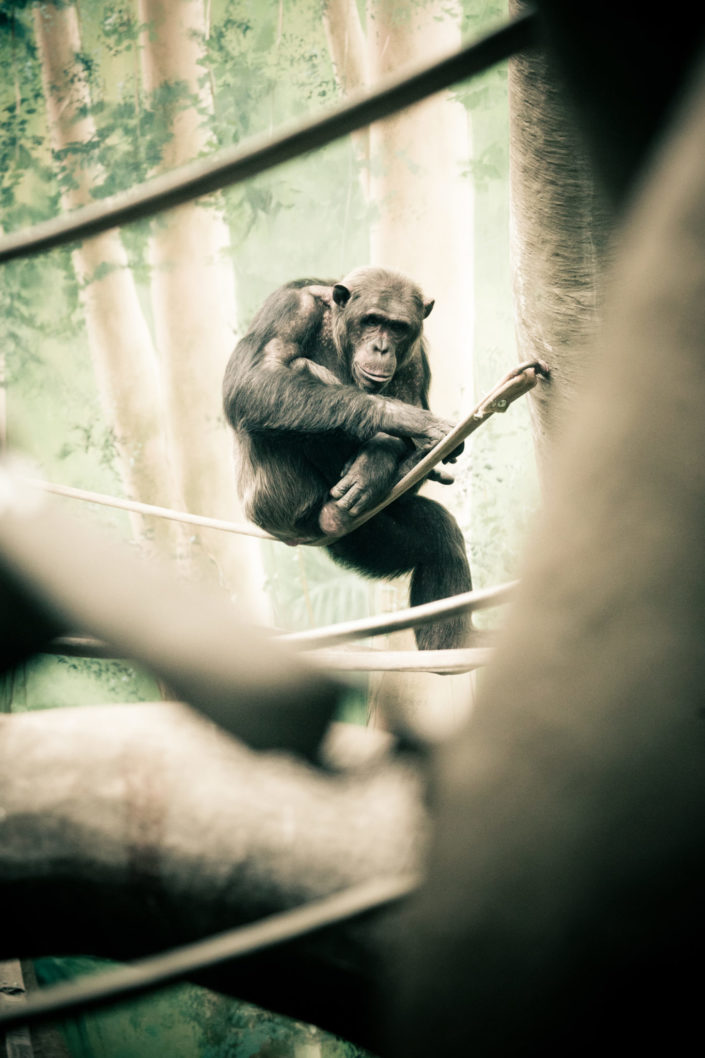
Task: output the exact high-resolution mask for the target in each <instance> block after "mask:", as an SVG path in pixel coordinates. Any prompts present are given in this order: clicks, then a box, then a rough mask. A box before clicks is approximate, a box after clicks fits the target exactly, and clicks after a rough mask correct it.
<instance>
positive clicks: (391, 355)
mask: <svg viewBox="0 0 705 1058" xmlns="http://www.w3.org/2000/svg"><path fill="white" fill-rule="evenodd" d="M333 300H334V302H335V305H337V306H338V313H339V315H338V320H337V330H338V334H339V336H340V344H341V348H342V349H344V350H345V351H346V355H347V356H348V357H349V364H350V372H351V374H352V378H353V381H354V383H355V385H357V386H359V388H360V389H362V390H365V392H367V393H380V392H382V391H383V390H384V389H385V387H386V386H388V385H389V383H390V382H391V381H392V379H393V378H394V375H395V374H396V372H397V371H398V370H399V368H400V367H402V365H403V364H404V361H405V360H406V359H407V357H408V355H409V353H410V351H411V349H412V348H413V346H414V343H415V342H416V340H417V339H418V337H419V335H420V334H421V329H422V327H423V321H424V319H425V317H426V316H428V314H429V312H430V311H431V309H432V308H433V302H432V301H431V302H426V303H424V301H423V298H422V297H421V293H420V291H419V290H418V288H417V287H416V286H415V285H414V284H413V283H412V282H411V280H409V279H407V278H406V277H405V276H400V275H399V274H398V273H390V272H386V271H385V270H383V269H379V268H365V269H358V270H357V271H356V272H354V273H352V274H351V276H349V277H348V278H347V279H346V280H345V281H344V282H343V283H338V284H336V285H335V287H334V288H333Z"/></svg>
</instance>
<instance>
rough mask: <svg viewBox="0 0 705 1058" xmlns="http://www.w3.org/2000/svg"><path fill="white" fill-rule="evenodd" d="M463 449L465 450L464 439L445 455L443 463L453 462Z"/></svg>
mask: <svg viewBox="0 0 705 1058" xmlns="http://www.w3.org/2000/svg"><path fill="white" fill-rule="evenodd" d="M464 450H465V441H461V442H460V444H459V445H458V447H457V448H454V449H453V451H452V452H451V453H450V455H449V456H446V457H445V459H444V460H443V461H442V462H444V463H455V462H456V460H457V458H458V456H459V455H462V453H463V451H464Z"/></svg>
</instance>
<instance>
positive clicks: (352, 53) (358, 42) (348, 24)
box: [323, 0, 370, 199]
mask: <svg viewBox="0 0 705 1058" xmlns="http://www.w3.org/2000/svg"><path fill="white" fill-rule="evenodd" d="M323 26H324V28H325V31H326V40H327V41H328V50H329V51H330V54H331V58H332V60H333V69H334V70H335V77H336V81H337V82H338V87H339V88H340V90H341V91H342V93H343V95H346V96H349V95H353V94H354V93H355V92H359V91H362V90H364V89H365V88H368V87H369V81H370V77H369V61H368V57H367V41H366V40H365V32H364V30H363V28H362V22H361V21H360V12H359V11H358V7H357V4H356V3H355V0H326V2H325V4H324V7H323ZM351 139H352V142H353V147H354V150H355V157H356V159H357V164H358V174H359V177H360V184H361V186H362V192H363V194H364V196H365V199H369V195H370V132H369V129H368V128H364V129H358V131H357V132H353V133H352V136H351Z"/></svg>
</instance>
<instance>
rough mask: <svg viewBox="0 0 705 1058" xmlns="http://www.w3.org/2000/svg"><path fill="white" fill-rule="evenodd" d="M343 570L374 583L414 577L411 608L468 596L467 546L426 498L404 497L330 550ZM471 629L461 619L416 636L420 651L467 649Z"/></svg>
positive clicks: (448, 516) (437, 506) (443, 512)
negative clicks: (346, 568)
mask: <svg viewBox="0 0 705 1058" xmlns="http://www.w3.org/2000/svg"><path fill="white" fill-rule="evenodd" d="M328 550H329V552H330V554H331V555H332V557H333V558H334V559H335V560H336V561H337V562H339V563H340V564H341V565H344V566H349V567H351V568H353V569H356V570H358V572H360V573H364V574H366V575H367V576H370V577H381V578H385V577H396V576H400V575H401V574H402V573H409V572H411V574H412V577H411V590H410V599H409V601H410V603H411V605H412V606H416V605H419V604H421V603H425V602H431V601H432V600H434V599H444V598H447V597H449V596H452V595H457V594H459V593H460V592H464V591H470V590H471V588H472V581H471V578H470V565H469V563H468V559H467V554H466V551H465V541H464V540H463V534H462V533H461V531H460V528H459V526H458V524H457V522H456V521H455V519H454V518H453V516H452V515H451V514H450V513H449V512H448V511H447V510H446V509H445V507H442V506H441V504H440V503H436V502H435V501H434V500H429V499H427V498H426V497H425V496H410V495H405V496H402V497H401V498H400V499H398V500H397V501H396V502H395V503H393V504H391V505H390V506H389V507H386V508H385V509H384V510H383V511H380V513H379V514H377V515H375V517H374V518H372V519H371V520H370V521H369V522H365V524H364V525H361V526H360V528H359V529H356V530H355V531H354V532H352V533H349V534H348V535H347V536H344V537H342V538H341V539H340V540H337V541H336V542H335V543H334V544H331V545H330V546H329V548H328ZM471 628H472V622H471V620H470V617H469V615H467V614H459V615H458V616H456V617H452V618H449V619H448V620H446V621H439V622H438V623H437V624H433V625H426V626H425V627H421V628H418V629H416V630H415V635H416V642H417V645H418V647H419V650H447V649H450V648H455V647H461V646H464V645H465V644H466V642H467V636H468V633H469V631H470V629H471Z"/></svg>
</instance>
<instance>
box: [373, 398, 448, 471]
mask: <svg viewBox="0 0 705 1058" xmlns="http://www.w3.org/2000/svg"><path fill="white" fill-rule="evenodd" d="M385 405H386V407H385V415H384V418H383V424H382V429H383V430H386V431H387V433H391V434H396V436H397V437H408V438H409V440H410V441H411V442H412V444H413V445H414V446H415V447H416V448H418V449H419V450H420V451H422V452H427V451H429V450H430V449H431V448H435V447H436V445H437V444H438V443H439V442H440V441H442V440H443V438H444V437H446V436H447V435H448V434H449V433H450V431H451V430H452V429H453V424H452V423H449V422H446V420H445V419H439V418H438V416H437V415H434V414H433V412H431V411H427V410H426V408H417V407H415V406H414V405H413V404H405V403H403V402H402V401H398V400H393V401H392V400H388V401H386V402H385ZM452 455H453V456H454V453H453V454H452ZM449 458H450V457H449Z"/></svg>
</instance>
